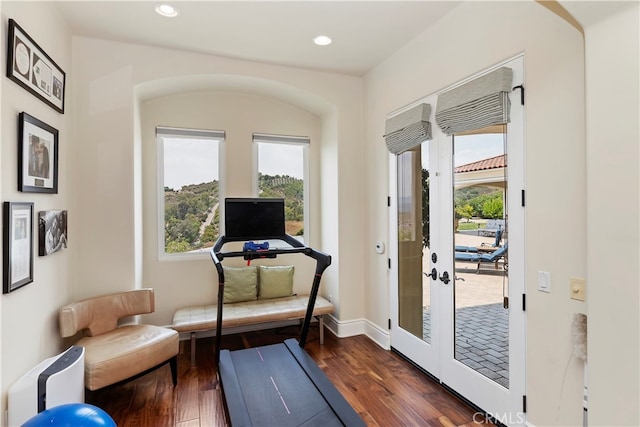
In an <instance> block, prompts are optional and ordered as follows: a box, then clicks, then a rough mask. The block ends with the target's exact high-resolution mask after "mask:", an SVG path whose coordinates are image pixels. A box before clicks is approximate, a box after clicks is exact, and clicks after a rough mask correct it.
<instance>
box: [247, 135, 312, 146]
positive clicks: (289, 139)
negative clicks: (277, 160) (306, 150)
mask: <svg viewBox="0 0 640 427" xmlns="http://www.w3.org/2000/svg"><path fill="white" fill-rule="evenodd" d="M310 141H311V140H310V138H309V137H308V136H290V135H271V134H267V133H254V134H253V142H270V143H281V144H301V145H309V143H310Z"/></svg>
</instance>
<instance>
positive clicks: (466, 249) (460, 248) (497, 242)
mask: <svg viewBox="0 0 640 427" xmlns="http://www.w3.org/2000/svg"><path fill="white" fill-rule="evenodd" d="M501 241H502V228H499V229H498V231H496V240H495V242H494V243H493V244H492V245H491V246H492V247H494V248H499V247H500V242H501ZM484 245H485V244H484V243H483V244H482V246H484ZM456 252H473V253H475V252H478V249H477V248H476V247H475V246H458V245H456Z"/></svg>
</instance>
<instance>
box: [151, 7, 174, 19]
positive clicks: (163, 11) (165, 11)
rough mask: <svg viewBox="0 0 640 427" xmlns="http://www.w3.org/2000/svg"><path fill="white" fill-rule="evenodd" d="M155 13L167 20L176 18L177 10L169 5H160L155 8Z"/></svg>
mask: <svg viewBox="0 0 640 427" xmlns="http://www.w3.org/2000/svg"><path fill="white" fill-rule="evenodd" d="M156 12H158V14H160V15H162V16H166V17H167V18H173V17H175V16H178V9H176V8H175V7H173V6H171V5H169V4H161V5H158V6H156Z"/></svg>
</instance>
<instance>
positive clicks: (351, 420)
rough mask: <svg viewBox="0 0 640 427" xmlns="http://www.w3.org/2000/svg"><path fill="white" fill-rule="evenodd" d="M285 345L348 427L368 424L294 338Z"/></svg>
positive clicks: (286, 341)
mask: <svg viewBox="0 0 640 427" xmlns="http://www.w3.org/2000/svg"><path fill="white" fill-rule="evenodd" d="M284 343H285V345H286V346H287V348H288V349H289V351H290V352H291V354H292V355H293V357H295V358H296V360H297V361H298V363H299V364H300V366H301V367H302V369H304V371H305V372H306V374H307V376H308V377H309V379H310V380H311V381H312V382H313V384H314V385H315V386H316V388H317V389H318V390H319V391H320V394H322V396H323V397H324V398H325V400H326V401H327V403H328V404H329V406H330V407H331V409H332V410H333V412H334V413H335V414H336V415H337V416H338V418H339V419H340V421H341V422H342V424H344V425H345V426H348V427H357V426H363V427H365V426H366V424H365V422H364V421H363V420H362V418H360V415H358V413H357V412H356V411H355V410H354V409H353V408H352V407H351V405H350V404H349V402H347V400H346V399H345V398H344V397H343V396H342V394H340V392H339V391H338V389H337V388H336V387H335V386H334V385H333V383H332V382H331V381H329V378H327V376H326V375H325V373H324V371H322V369H320V368H319V367H318V365H317V364H316V362H315V361H314V360H313V359H312V358H311V356H309V355H308V354H307V352H306V351H305V350H304V349H303V348H302V347H300V345H299V344H298V342H297V341H296V340H295V339H294V338H289V339H286V340H285V341H284Z"/></svg>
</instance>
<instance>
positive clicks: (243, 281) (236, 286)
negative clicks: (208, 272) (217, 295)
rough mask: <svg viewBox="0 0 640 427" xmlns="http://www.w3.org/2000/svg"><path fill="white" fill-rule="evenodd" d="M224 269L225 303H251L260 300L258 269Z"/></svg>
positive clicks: (249, 267) (251, 267)
mask: <svg viewBox="0 0 640 427" xmlns="http://www.w3.org/2000/svg"><path fill="white" fill-rule="evenodd" d="M223 268H224V279H225V284H224V303H225V304H230V303H236V302H242V301H251V300H255V299H256V298H258V268H257V267H256V266H248V267H227V266H225V267H223Z"/></svg>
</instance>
